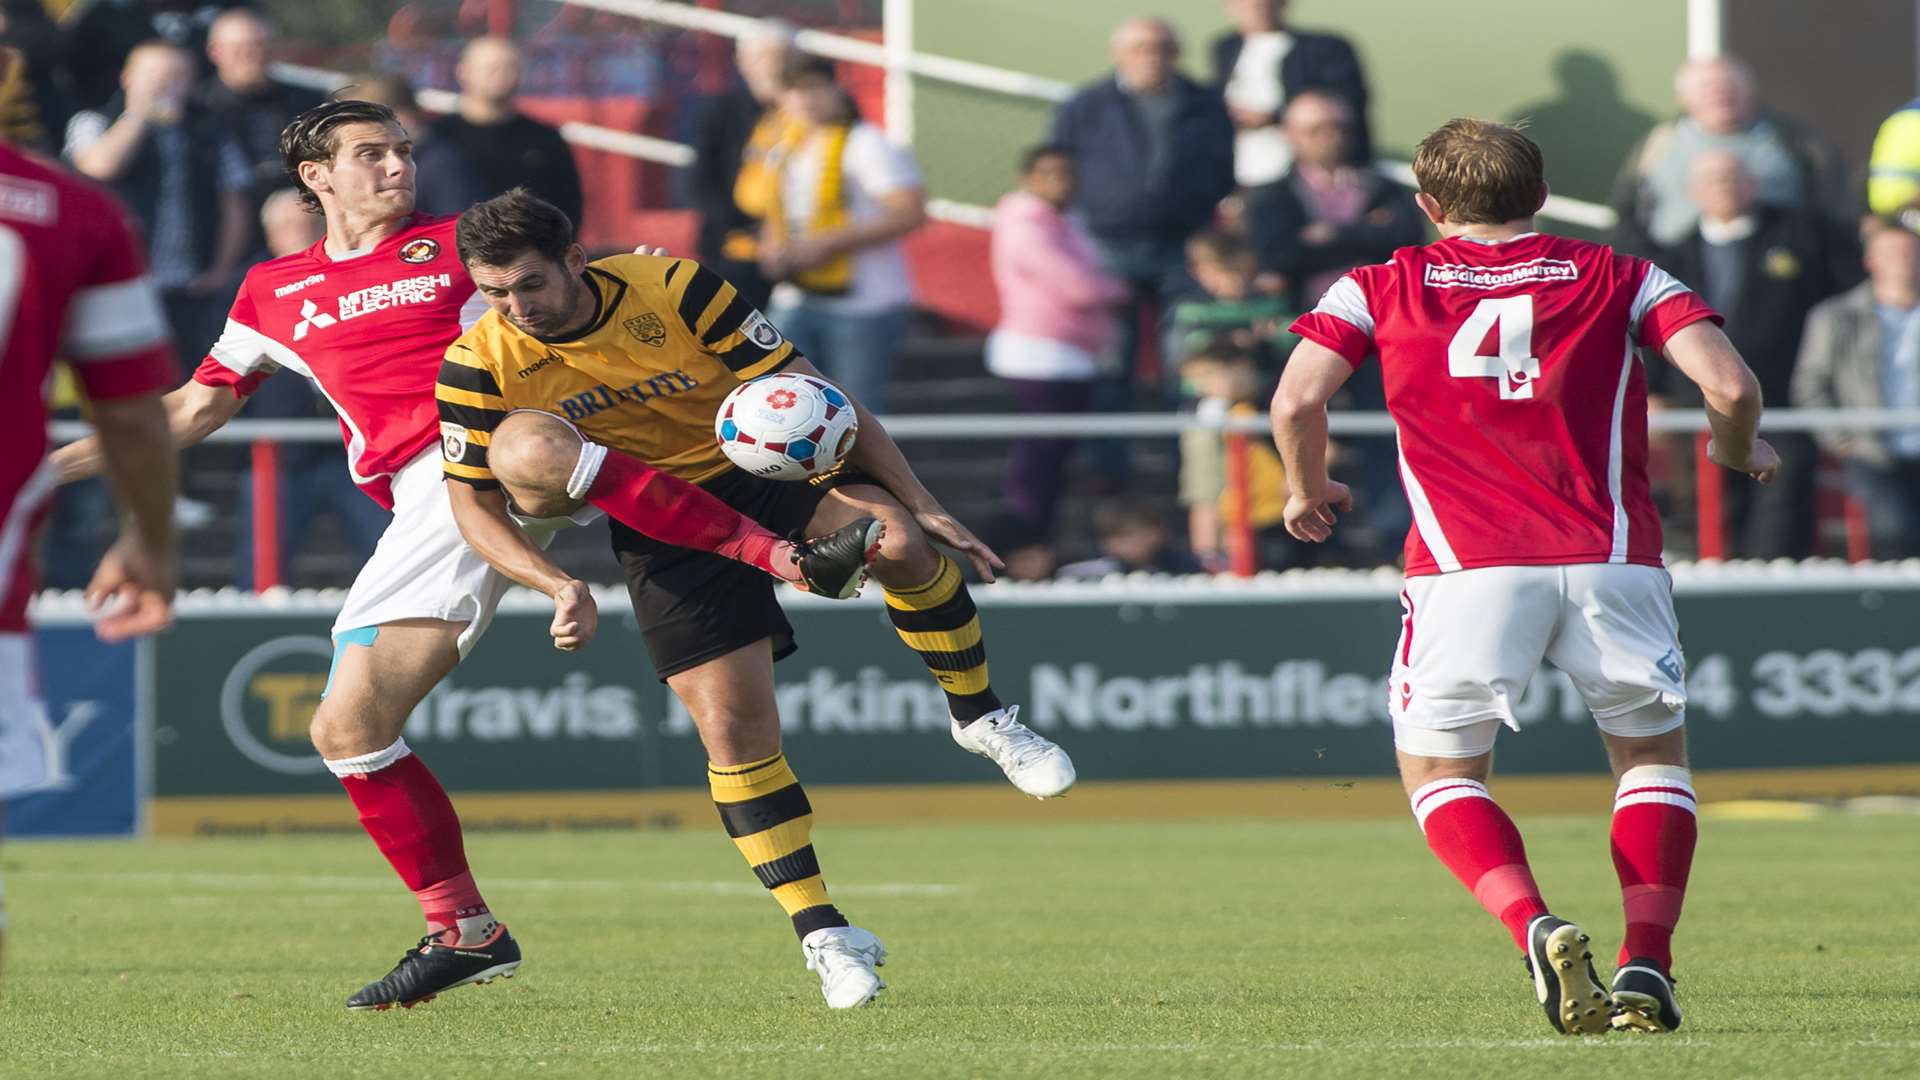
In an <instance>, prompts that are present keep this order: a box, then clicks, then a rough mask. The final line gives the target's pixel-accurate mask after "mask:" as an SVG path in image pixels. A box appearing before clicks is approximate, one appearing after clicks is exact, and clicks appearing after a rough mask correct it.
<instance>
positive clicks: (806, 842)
mask: <svg viewBox="0 0 1920 1080" xmlns="http://www.w3.org/2000/svg"><path fill="white" fill-rule="evenodd" d="M707 786H708V787H709V788H711V789H712V791H713V804H714V805H715V806H716V807H719V809H720V823H721V824H722V825H724V826H726V829H727V835H728V836H731V837H733V844H734V846H735V847H737V848H739V849H740V854H742V855H744V856H746V857H747V865H748V866H751V867H753V875H754V876H755V877H757V878H759V879H760V884H762V885H764V886H766V887H767V891H768V892H771V893H773V898H774V899H775V900H777V901H779V902H780V906H781V908H783V909H784V910H785V911H786V913H787V917H788V918H791V919H792V920H793V930H794V933H796V934H799V935H800V937H801V938H802V939H805V938H806V936H807V935H808V934H811V933H813V932H814V931H815V930H819V929H822V928H824V927H829V926H845V925H847V919H846V916H844V915H842V914H840V909H839V908H836V907H834V906H833V901H831V900H829V899H828V898H827V883H826V882H825V881H823V880H821V878H820V860H819V859H818V858H817V857H816V856H815V855H814V853H813V807H812V806H811V805H810V804H809V803H808V802H807V793H806V792H805V791H803V790H801V788H800V781H799V780H798V779H797V778H796V777H795V776H794V775H793V770H792V769H790V768H788V767H787V758H786V755H784V754H775V755H773V756H772V757H770V758H767V759H765V760H762V761H753V762H748V763H747V764H745V765H714V764H712V763H711V762H709V763H708V765H707Z"/></svg>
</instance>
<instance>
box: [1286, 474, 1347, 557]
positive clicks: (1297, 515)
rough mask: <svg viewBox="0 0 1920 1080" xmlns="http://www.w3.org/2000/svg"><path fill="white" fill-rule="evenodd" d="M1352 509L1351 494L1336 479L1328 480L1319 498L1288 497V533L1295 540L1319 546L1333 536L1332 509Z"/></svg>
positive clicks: (1333, 516)
mask: <svg viewBox="0 0 1920 1080" xmlns="http://www.w3.org/2000/svg"><path fill="white" fill-rule="evenodd" d="M1352 509H1353V491H1352V490H1351V489H1350V488H1348V487H1347V485H1345V484H1343V483H1341V482H1340V481H1338V480H1329V481H1327V486H1326V487H1325V488H1323V489H1322V490H1321V492H1320V494H1319V495H1318V496H1312V497H1310V496H1306V495H1291V496H1289V497H1288V498H1287V511H1286V521H1287V531H1288V532H1289V533H1292V534H1293V537H1294V539H1296V540H1306V541H1308V542H1310V543H1315V544H1318V543H1321V542H1323V541H1325V540H1326V539H1327V538H1328V537H1329V536H1332V535H1333V523H1334V521H1335V514H1334V511H1335V510H1339V511H1341V512H1342V513H1344V512H1346V511H1349V510H1352Z"/></svg>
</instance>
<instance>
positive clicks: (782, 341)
mask: <svg viewBox="0 0 1920 1080" xmlns="http://www.w3.org/2000/svg"><path fill="white" fill-rule="evenodd" d="M666 285H667V296H668V298H669V299H671V300H672V301H673V309H674V312H675V313H676V315H677V316H678V317H679V319H680V323H681V325H682V326H684V327H686V329H687V333H689V334H691V335H692V336H693V339H694V340H695V341H697V342H699V344H700V348H701V349H702V350H703V351H704V352H706V353H707V355H709V356H711V357H713V358H714V359H716V360H718V361H720V362H721V363H722V364H725V365H726V366H727V370H728V371H731V372H733V374H734V375H735V376H736V377H737V378H739V380H740V381H741V382H746V381H747V380H748V379H757V378H759V377H760V376H762V375H770V374H772V373H773V372H776V371H779V370H780V369H781V368H783V367H785V366H787V364H788V363H789V362H790V361H792V360H793V358H794V357H795V356H798V355H799V353H798V351H796V350H795V349H794V347H793V342H791V341H788V340H787V339H786V336H785V335H783V334H782V333H780V331H779V329H778V328H776V327H775V326H774V325H773V324H772V323H771V322H768V321H767V317H766V316H765V315H762V314H761V313H760V312H759V311H758V310H757V309H755V308H754V306H753V305H752V304H749V303H748V302H747V301H746V298H745V297H742V296H741V295H740V294H739V293H738V292H735V291H734V288H733V286H732V285H729V284H727V282H726V281H725V280H724V279H722V278H721V277H720V275H719V274H716V273H714V272H713V271H711V270H709V269H707V268H706V267H704V266H701V265H700V264H699V263H696V262H694V261H692V260H691V259H679V260H677V261H675V262H674V264H673V265H672V266H669V267H667V275H666Z"/></svg>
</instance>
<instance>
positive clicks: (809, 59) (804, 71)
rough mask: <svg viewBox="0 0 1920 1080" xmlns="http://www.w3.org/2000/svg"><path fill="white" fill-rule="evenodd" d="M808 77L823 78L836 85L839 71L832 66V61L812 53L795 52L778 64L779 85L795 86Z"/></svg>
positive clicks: (838, 80) (838, 82)
mask: <svg viewBox="0 0 1920 1080" xmlns="http://www.w3.org/2000/svg"><path fill="white" fill-rule="evenodd" d="M808 79H825V80H826V81H828V82H830V83H833V84H834V85H836V86H838V85H839V84H840V73H839V71H838V70H837V69H835V68H834V66H833V61H831V60H829V59H827V58H826V57H824V56H815V55H813V54H812V53H803V52H796V53H794V54H793V55H792V56H790V57H788V58H787V62H786V63H785V64H782V65H781V66H780V85H781V86H785V87H789V88H791V87H795V86H798V85H800V84H801V83H803V82H806V81H807V80H808Z"/></svg>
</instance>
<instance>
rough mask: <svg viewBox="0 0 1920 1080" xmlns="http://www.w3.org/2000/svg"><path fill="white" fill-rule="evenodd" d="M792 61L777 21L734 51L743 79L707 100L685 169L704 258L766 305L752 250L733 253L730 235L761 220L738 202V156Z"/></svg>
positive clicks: (751, 231) (767, 292) (787, 33)
mask: <svg viewBox="0 0 1920 1080" xmlns="http://www.w3.org/2000/svg"><path fill="white" fill-rule="evenodd" d="M792 56H793V28H792V27H790V26H788V25H786V24H785V23H783V22H780V21H778V20H775V19H769V20H766V21H765V22H762V23H761V24H760V25H759V26H758V27H756V28H755V30H754V32H752V33H749V34H747V35H745V36H744V37H742V38H740V40H739V41H738V42H737V43H735V45H734V47H733V57H734V63H735V64H736V65H737V66H738V67H739V69H740V79H739V81H737V82H735V83H734V84H733V85H732V86H731V87H729V88H728V89H727V92H726V93H724V94H721V95H719V96H718V97H714V98H712V99H710V100H709V101H708V102H707V103H706V107H705V108H704V109H702V110H701V113H700V120H699V124H698V126H697V127H696V128H695V130H694V135H693V148H694V151H695V153H697V154H698V155H699V156H698V157H696V158H695V159H694V162H693V164H692V165H690V166H688V168H687V181H688V185H689V187H690V189H691V190H690V191H689V196H690V199H691V201H692V203H693V206H694V209H695V210H697V211H699V213H700V239H699V244H700V251H699V256H700V261H701V262H702V263H704V264H705V265H706V266H708V267H709V268H711V269H712V270H713V272H714V273H716V274H719V275H720V276H721V277H723V278H725V279H726V280H727V281H729V282H731V283H732V284H733V287H734V289H735V290H737V291H738V292H739V293H740V295H741V296H743V297H745V298H746V300H747V302H748V303H751V304H752V305H753V306H755V307H757V308H765V307H766V306H767V304H768V301H769V299H770V298H771V296H772V292H773V285H772V284H771V283H769V282H768V281H767V279H766V277H765V276H764V275H762V274H761V273H760V263H759V261H758V260H757V259H755V258H753V257H752V256H753V249H752V248H751V247H750V246H749V247H747V248H746V250H745V251H739V250H738V248H737V246H736V247H735V249H734V252H733V253H732V254H730V253H729V249H730V245H729V244H728V239H729V238H730V237H736V238H737V237H747V238H752V237H755V236H757V235H758V233H759V229H760V223H759V221H758V220H757V219H755V218H753V217H752V216H750V215H748V214H747V213H746V212H745V211H743V210H741V209H740V206H739V204H738V203H736V202H734V201H733V186H734V181H735V180H737V179H738V178H739V175H740V158H741V152H742V151H743V150H745V149H746V145H747V140H748V138H749V137H751V136H752V135H753V129H754V127H755V126H756V125H758V124H759V122H760V118H761V116H762V115H763V114H765V113H766V111H767V110H768V109H771V108H773V107H774V103H775V101H776V100H777V99H778V98H779V96H780V90H781V80H780V73H781V71H783V70H784V69H785V68H786V66H787V61H788V60H789V59H790V58H791V57H792Z"/></svg>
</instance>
